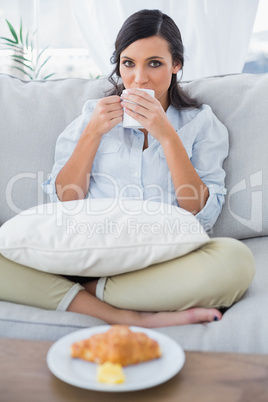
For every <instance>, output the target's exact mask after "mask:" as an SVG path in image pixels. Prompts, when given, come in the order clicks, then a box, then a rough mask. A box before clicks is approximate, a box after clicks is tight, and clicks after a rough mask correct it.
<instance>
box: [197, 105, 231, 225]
mask: <svg viewBox="0 0 268 402" xmlns="http://www.w3.org/2000/svg"><path fill="white" fill-rule="evenodd" d="M194 125H195V128H197V135H196V137H195V140H194V142H193V145H192V156H191V162H192V164H193V166H194V168H195V169H196V171H197V173H198V175H199V177H200V178H201V180H202V181H203V183H204V184H205V185H206V186H207V187H208V190H209V197H208V199H207V202H206V204H205V206H204V208H203V209H202V210H201V211H200V212H199V213H198V214H197V215H196V218H197V219H198V220H199V222H200V223H201V224H202V226H203V227H204V229H205V230H206V231H208V230H210V229H211V228H212V226H213V225H214V224H215V222H216V220H217V218H218V216H219V214H220V212H221V210H222V206H223V204H224V202H225V194H226V193H227V190H226V188H225V176H226V174H225V171H224V169H223V162H224V160H225V158H226V157H227V155H228V151H229V141H228V131H227V128H226V127H225V126H224V125H223V124H222V123H221V122H220V121H219V120H218V118H217V117H216V116H215V115H214V113H213V112H212V110H211V108H210V106H208V105H203V107H202V111H201V112H200V113H199V114H198V115H197V117H196V118H195V119H194ZM198 127H199V128H198Z"/></svg>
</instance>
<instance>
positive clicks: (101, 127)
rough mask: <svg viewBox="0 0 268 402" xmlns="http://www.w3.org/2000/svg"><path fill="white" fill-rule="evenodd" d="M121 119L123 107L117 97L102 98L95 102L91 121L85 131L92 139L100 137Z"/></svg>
mask: <svg viewBox="0 0 268 402" xmlns="http://www.w3.org/2000/svg"><path fill="white" fill-rule="evenodd" d="M122 119H123V106H122V105H121V99H120V97H119V96H117V95H113V96H108V97H106V98H102V99H100V100H99V101H98V102H97V105H96V107H95V109H94V112H93V114H92V116H91V119H90V120H89V122H88V125H87V127H86V129H85V132H86V133H90V134H91V135H94V137H102V136H103V134H106V133H108V132H109V131H110V130H111V129H112V128H113V127H115V126H116V125H117V124H118V123H120V122H121V121H122Z"/></svg>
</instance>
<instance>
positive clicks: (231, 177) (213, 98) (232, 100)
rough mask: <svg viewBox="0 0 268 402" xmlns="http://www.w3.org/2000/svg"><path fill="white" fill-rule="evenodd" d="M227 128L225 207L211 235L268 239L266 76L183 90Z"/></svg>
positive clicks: (210, 81)
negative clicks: (227, 149)
mask: <svg viewBox="0 0 268 402" xmlns="http://www.w3.org/2000/svg"><path fill="white" fill-rule="evenodd" d="M186 89H187V91H188V92H189V93H190V94H191V95H192V96H194V97H197V99H198V100H199V101H200V102H201V103H207V104H209V105H210V106H211V108H212V110H213V111H214V113H215V114H216V116H217V117H218V118H219V120H220V121H221V122H222V123H223V124H224V125H225V126H226V127H227V128H228V131H229V140H230V150H229V155H228V157H227V158H226V160H225V162H224V169H225V171H226V188H227V196H226V203H225V205H224V206H223V210H222V213H221V215H220V217H219V218H218V221H217V222H216V224H215V226H214V227H213V229H212V232H211V235H212V236H230V237H235V238H238V239H243V238H250V237H255V236H263V235H267V234H268V203H267V202H265V200H268V158H267V141H268V138H267V134H268V113H267V110H268V74H258V75H254V74H236V75H230V76H224V77H212V78H204V79H200V80H196V81H193V82H191V83H189V84H188V85H187V86H186Z"/></svg>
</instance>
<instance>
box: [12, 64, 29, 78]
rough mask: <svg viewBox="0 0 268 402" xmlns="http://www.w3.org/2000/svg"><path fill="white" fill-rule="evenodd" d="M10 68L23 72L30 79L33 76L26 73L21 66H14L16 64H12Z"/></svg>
mask: <svg viewBox="0 0 268 402" xmlns="http://www.w3.org/2000/svg"><path fill="white" fill-rule="evenodd" d="M12 68H15V69H16V70H19V71H21V72H22V73H23V74H26V75H28V77H29V78H30V79H31V80H32V79H33V77H32V76H31V75H30V74H28V73H27V72H26V71H24V70H23V69H22V68H19V67H16V66H12Z"/></svg>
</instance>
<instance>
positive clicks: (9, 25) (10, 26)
mask: <svg viewBox="0 0 268 402" xmlns="http://www.w3.org/2000/svg"><path fill="white" fill-rule="evenodd" d="M6 23H7V25H8V27H9V30H10V32H11V33H12V35H13V37H14V39H15V42H16V43H19V40H18V36H17V34H16V31H15V29H14V28H13V26H12V25H11V24H10V22H9V21H8V20H7V19H6Z"/></svg>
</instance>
